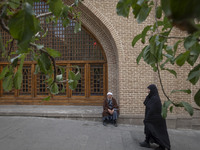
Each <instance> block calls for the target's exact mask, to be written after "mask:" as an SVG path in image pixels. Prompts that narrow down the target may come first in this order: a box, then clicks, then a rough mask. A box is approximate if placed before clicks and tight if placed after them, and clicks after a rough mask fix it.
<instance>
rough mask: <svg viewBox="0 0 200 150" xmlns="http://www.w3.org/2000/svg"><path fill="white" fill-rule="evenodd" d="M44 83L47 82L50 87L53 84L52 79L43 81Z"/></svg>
mask: <svg viewBox="0 0 200 150" xmlns="http://www.w3.org/2000/svg"><path fill="white" fill-rule="evenodd" d="M45 82H47V83H48V86H49V87H50V86H51V85H52V84H53V78H52V77H50V78H49V79H47V80H45Z"/></svg>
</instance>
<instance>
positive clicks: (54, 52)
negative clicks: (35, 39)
mask: <svg viewBox="0 0 200 150" xmlns="http://www.w3.org/2000/svg"><path fill="white" fill-rule="evenodd" d="M46 49H47V52H48V53H49V55H51V56H52V57H54V58H55V57H60V56H61V53H60V52H59V51H56V50H54V49H51V48H46Z"/></svg>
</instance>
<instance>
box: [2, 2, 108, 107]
mask: <svg viewBox="0 0 200 150" xmlns="http://www.w3.org/2000/svg"><path fill="white" fill-rule="evenodd" d="M41 8H42V9H41ZM40 11H42V12H45V11H48V6H46V5H45V3H36V5H35V12H36V13H40ZM41 22H42V23H43V25H42V26H43V28H44V29H45V30H48V35H47V36H46V37H45V38H43V40H42V43H43V44H44V45H45V46H47V47H50V48H53V49H56V50H58V51H60V53H61V54H62V56H61V57H59V58H57V60H56V64H57V65H58V66H62V67H63V68H64V69H65V75H66V76H65V78H67V76H68V74H67V73H68V69H70V66H73V65H78V66H79V67H80V71H81V80H80V81H79V83H78V86H77V88H76V89H75V90H74V91H72V90H70V89H69V87H68V85H67V83H66V84H64V87H65V88H64V89H65V90H64V91H63V92H62V93H60V94H58V95H56V96H52V99H51V100H50V101H43V99H44V98H45V97H47V96H48V95H49V92H48V90H47V88H46V87H47V85H46V83H45V82H44V80H45V75H43V74H37V75H36V74H34V72H35V69H36V62H34V61H32V58H31V57H27V59H26V62H25V63H24V68H23V81H22V86H21V89H20V90H15V89H13V90H12V91H10V92H6V91H4V90H3V88H2V81H0V104H47V105H48V104H55V105H102V101H103V97H104V96H105V95H106V92H107V86H108V85H107V78H108V77H107V76H108V74H107V59H106V55H105V53H104V50H103V48H102V46H101V44H100V43H99V41H98V40H97V39H96V38H95V37H94V36H93V34H92V33H90V32H89V31H88V30H87V29H86V28H85V27H84V26H82V30H81V31H80V32H79V33H77V34H75V33H74V26H75V23H74V22H73V21H72V20H71V21H70V25H69V26H68V27H67V28H64V27H63V26H62V22H61V21H58V25H56V26H55V25H53V23H52V24H46V21H45V18H42V19H41ZM1 32H2V37H3V40H4V41H7V40H8V39H9V37H8V36H7V35H6V33H4V32H3V31H1ZM12 50H13V51H14V50H15V47H13V49H12ZM6 65H7V62H5V60H4V59H3V58H0V71H1V70H2V69H3V67H4V66H6ZM59 71H61V70H60V69H59V67H58V68H57V72H59ZM61 86H62V85H60V88H61Z"/></svg>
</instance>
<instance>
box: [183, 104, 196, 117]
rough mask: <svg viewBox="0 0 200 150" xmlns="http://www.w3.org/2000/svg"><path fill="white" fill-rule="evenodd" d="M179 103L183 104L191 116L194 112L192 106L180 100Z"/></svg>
mask: <svg viewBox="0 0 200 150" xmlns="http://www.w3.org/2000/svg"><path fill="white" fill-rule="evenodd" d="M181 104H182V105H183V107H184V108H185V110H186V111H187V112H188V113H189V114H190V116H192V115H193V114H194V110H193V108H192V106H191V105H190V104H189V103H187V102H181Z"/></svg>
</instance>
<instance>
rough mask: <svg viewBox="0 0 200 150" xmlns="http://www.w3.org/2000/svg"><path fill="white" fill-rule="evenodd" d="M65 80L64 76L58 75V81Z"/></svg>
mask: <svg viewBox="0 0 200 150" xmlns="http://www.w3.org/2000/svg"><path fill="white" fill-rule="evenodd" d="M62 80H63V76H62V74H59V75H57V76H56V81H58V82H59V81H62Z"/></svg>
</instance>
